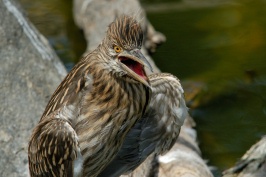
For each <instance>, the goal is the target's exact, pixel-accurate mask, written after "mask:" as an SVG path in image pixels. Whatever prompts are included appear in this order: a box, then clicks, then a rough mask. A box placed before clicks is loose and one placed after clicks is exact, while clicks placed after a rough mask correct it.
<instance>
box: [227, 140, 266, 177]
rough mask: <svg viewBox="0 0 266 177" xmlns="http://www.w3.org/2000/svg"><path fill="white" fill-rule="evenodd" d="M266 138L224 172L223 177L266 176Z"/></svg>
mask: <svg viewBox="0 0 266 177" xmlns="http://www.w3.org/2000/svg"><path fill="white" fill-rule="evenodd" d="M265 169H266V136H263V137H262V138H261V139H260V140H259V141H258V142H257V143H255V144H254V145H252V146H251V147H250V149H249V150H248V151H247V152H246V153H245V154H244V155H243V156H242V157H241V159H240V160H239V161H238V162H237V163H236V164H235V166H234V167H231V168H229V169H227V170H225V171H224V172H223V177H251V176H252V177H262V176H266V170H265Z"/></svg>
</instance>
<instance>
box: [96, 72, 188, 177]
mask: <svg viewBox="0 0 266 177" xmlns="http://www.w3.org/2000/svg"><path fill="white" fill-rule="evenodd" d="M149 81H150V87H151V90H152V95H151V100H150V103H149V106H148V108H147V111H146V113H145V114H144V115H143V117H142V118H141V119H140V120H139V121H138V122H137V123H136V124H135V125H134V126H133V127H132V128H131V129H130V131H129V133H128V134H127V135H126V138H125V141H124V143H123V145H122V147H121V149H120V150H119V152H118V154H117V155H116V157H115V158H114V160H113V161H112V162H111V163H110V164H109V165H108V166H107V167H106V168H105V169H104V170H103V171H102V172H101V173H100V174H99V176H98V177H118V176H120V175H123V174H128V173H129V172H132V171H133V170H135V169H136V168H137V167H138V166H139V165H140V164H141V163H142V162H143V161H145V159H146V158H147V157H148V156H149V155H151V154H152V153H155V155H156V156H158V155H163V154H165V153H166V152H168V151H169V150H170V149H171V147H172V146H173V145H174V143H175V142H176V140H177V138H178V135H179V132H180V129H181V126H182V125H183V123H184V120H185V118H186V117H187V116H188V108H187V106H186V102H185V99H184V91H183V88H182V86H181V84H180V81H179V79H178V78H177V77H175V76H174V75H172V74H169V73H156V74H152V75H150V76H149Z"/></svg>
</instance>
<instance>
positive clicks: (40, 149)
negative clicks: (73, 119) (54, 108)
mask: <svg viewBox="0 0 266 177" xmlns="http://www.w3.org/2000/svg"><path fill="white" fill-rule="evenodd" d="M55 115H56V114H52V115H51V116H49V118H47V119H46V120H44V121H42V122H41V123H39V125H38V126H37V127H36V128H35V129H34V131H33V135H32V137H31V140H30V143H29V149H28V158H29V167H30V174H31V177H44V176H48V177H72V176H73V161H74V160H75V159H76V157H77V153H78V151H79V148H78V141H77V140H78V139H77V135H76V133H75V131H74V129H73V128H72V127H71V124H70V122H68V121H67V120H65V119H60V118H54V116H55Z"/></svg>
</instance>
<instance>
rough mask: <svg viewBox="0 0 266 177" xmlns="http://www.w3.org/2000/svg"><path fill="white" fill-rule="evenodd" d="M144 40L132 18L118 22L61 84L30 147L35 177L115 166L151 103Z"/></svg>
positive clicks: (92, 171) (77, 173)
mask: <svg viewBox="0 0 266 177" xmlns="http://www.w3.org/2000/svg"><path fill="white" fill-rule="evenodd" d="M142 38H143V33H142V31H141V28H140V26H139V24H138V23H137V22H136V21H135V20H134V19H133V18H131V17H127V16H123V17H121V18H119V19H117V20H116V21H115V22H113V23H112V24H110V26H109V28H108V31H107V33H106V37H105V38H104V39H103V41H102V43H101V44H100V45H99V46H98V48H97V49H95V50H94V51H93V52H91V53H90V54H89V55H87V56H86V57H85V58H83V59H82V60H81V61H80V62H79V63H78V64H76V65H75V67H74V68H73V69H72V70H71V71H70V73H69V74H68V75H67V76H66V78H65V79H64V80H63V81H62V83H61V84H60V85H59V87H58V88H57V90H56V91H55V93H54V94H53V95H52V98H51V100H50V101H49V103H48V105H47V107H46V109H45V111H44V113H43V116H42V118H41V120H40V122H39V124H38V125H37V126H36V127H35V129H34V131H33V134H32V136H31V139H30V142H29V148H28V158H29V169H30V174H31V176H32V177H41V176H51V177H55V176H56V177H58V176H60V177H72V176H74V177H78V176H90V177H94V176H97V175H98V173H100V172H101V171H102V170H103V169H104V168H105V166H107V165H108V163H109V162H110V161H112V159H113V158H114V157H115V155H116V153H117V152H118V151H119V149H120V147H121V145H122V143H123V141H124V138H125V135H126V134H127V133H128V131H129V130H130V128H131V127H132V126H133V125H134V124H135V122H136V121H138V120H139V119H140V118H141V117H142V116H143V114H144V112H145V110H146V107H147V105H148V103H149V99H150V92H151V90H150V84H149V79H148V78H147V76H146V73H145V71H144V65H146V66H148V67H150V65H149V63H148V62H147V60H146V59H145V58H144V56H143V55H142V54H141V53H140V50H139V49H140V47H141V43H142Z"/></svg>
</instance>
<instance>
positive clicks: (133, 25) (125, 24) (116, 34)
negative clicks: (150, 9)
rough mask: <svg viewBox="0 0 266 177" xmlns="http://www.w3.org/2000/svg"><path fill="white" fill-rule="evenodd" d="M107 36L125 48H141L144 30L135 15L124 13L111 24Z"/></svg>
mask: <svg viewBox="0 0 266 177" xmlns="http://www.w3.org/2000/svg"><path fill="white" fill-rule="evenodd" d="M107 36H108V37H109V38H110V39H111V40H113V41H114V42H115V43H117V44H118V45H120V46H121V47H124V48H125V49H131V48H140V47H141V44H142V40H143V31H142V29H141V26H140V24H139V23H138V22H137V21H136V20H135V19H134V18H133V17H130V16H125V15H123V16H121V17H119V18H117V19H116V20H115V21H114V22H112V23H111V24H110V25H109V28H108V30H107Z"/></svg>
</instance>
